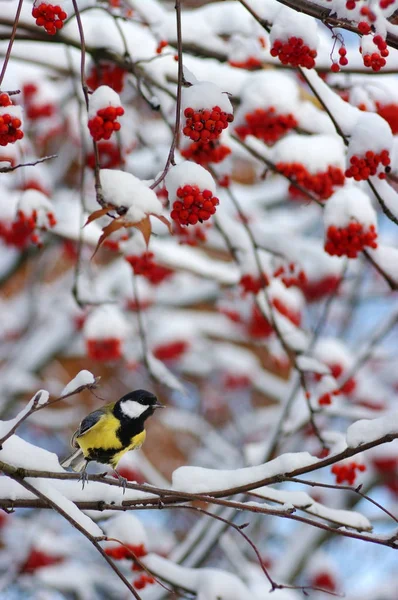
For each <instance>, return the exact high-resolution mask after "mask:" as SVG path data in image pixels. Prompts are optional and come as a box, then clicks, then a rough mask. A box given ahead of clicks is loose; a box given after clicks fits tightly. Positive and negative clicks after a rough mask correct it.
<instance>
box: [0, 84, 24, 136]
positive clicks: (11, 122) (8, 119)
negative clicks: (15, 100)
mask: <svg viewBox="0 0 398 600" xmlns="http://www.w3.org/2000/svg"><path fill="white" fill-rule="evenodd" d="M6 106H12V102H11V98H10V96H9V95H8V94H6V93H2V94H0V107H6ZM21 125H22V123H21V120H20V119H18V118H16V117H13V116H12V115H10V114H8V113H0V146H7V144H14V142H16V141H17V140H21V139H22V138H23V131H21V129H20V127H21Z"/></svg>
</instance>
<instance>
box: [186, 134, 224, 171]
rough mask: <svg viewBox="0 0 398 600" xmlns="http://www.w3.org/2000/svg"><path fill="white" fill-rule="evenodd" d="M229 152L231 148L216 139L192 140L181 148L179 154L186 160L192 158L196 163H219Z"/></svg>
mask: <svg viewBox="0 0 398 600" xmlns="http://www.w3.org/2000/svg"><path fill="white" fill-rule="evenodd" d="M229 154H231V148H229V147H228V146H225V145H224V144H220V142H219V141H218V140H212V141H210V142H201V141H199V142H192V144H190V145H189V146H188V148H185V149H184V150H181V155H182V156H183V157H184V158H186V159H187V160H193V161H194V162H196V163H197V164H198V165H202V166H203V165H208V164H209V163H219V162H221V161H223V160H224V158H226V157H227V156H228V155H229Z"/></svg>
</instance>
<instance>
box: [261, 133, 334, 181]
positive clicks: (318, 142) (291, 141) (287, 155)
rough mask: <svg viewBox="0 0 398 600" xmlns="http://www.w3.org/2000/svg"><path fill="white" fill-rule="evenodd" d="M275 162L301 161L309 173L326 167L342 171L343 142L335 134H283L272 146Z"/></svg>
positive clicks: (321, 170)
mask: <svg viewBox="0 0 398 600" xmlns="http://www.w3.org/2000/svg"><path fill="white" fill-rule="evenodd" d="M272 157H273V160H274V162H275V163H278V162H284V163H301V164H303V165H304V166H305V167H306V169H307V170H308V171H309V173H311V174H315V173H319V172H324V171H327V170H328V167H329V166H331V167H336V168H340V169H341V170H342V171H344V165H345V159H344V144H343V142H342V140H341V139H340V138H338V137H336V136H335V135H322V134H319V135H311V136H304V135H297V134H291V135H288V136H285V137H284V138H283V139H282V140H280V141H279V142H277V143H276V144H275V146H274V148H273V152H272Z"/></svg>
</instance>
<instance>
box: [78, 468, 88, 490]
mask: <svg viewBox="0 0 398 600" xmlns="http://www.w3.org/2000/svg"><path fill="white" fill-rule="evenodd" d="M79 481H81V482H82V490H84V486H85V485H86V483H87V482H88V474H87V471H86V470H84V471H83V472H82V474H81V475H80V477H79Z"/></svg>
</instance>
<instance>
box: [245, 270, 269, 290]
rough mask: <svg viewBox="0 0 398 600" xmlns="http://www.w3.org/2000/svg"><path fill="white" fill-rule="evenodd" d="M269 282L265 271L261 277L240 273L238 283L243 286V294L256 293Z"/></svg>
mask: <svg viewBox="0 0 398 600" xmlns="http://www.w3.org/2000/svg"><path fill="white" fill-rule="evenodd" d="M268 284H269V279H268V277H267V276H266V274H265V273H263V276H262V277H253V275H249V274H247V275H242V277H241V278H240V281H239V285H240V286H241V287H242V288H243V295H245V294H248V293H250V294H257V293H258V292H259V291H260V290H261V289H262V288H263V287H264V286H265V285H268Z"/></svg>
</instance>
